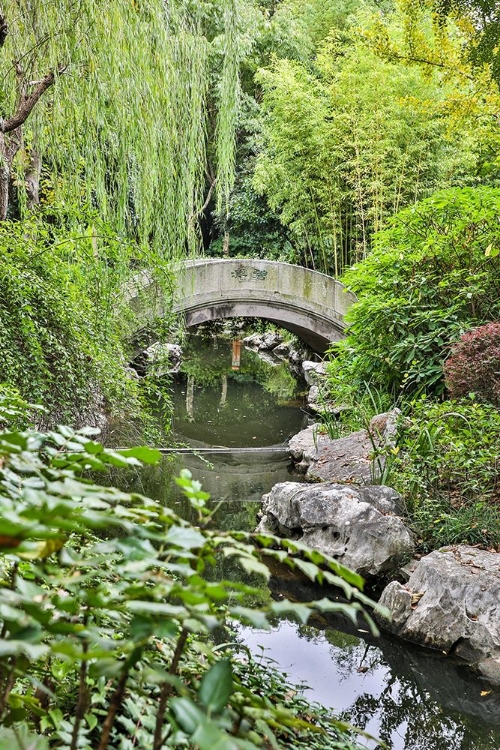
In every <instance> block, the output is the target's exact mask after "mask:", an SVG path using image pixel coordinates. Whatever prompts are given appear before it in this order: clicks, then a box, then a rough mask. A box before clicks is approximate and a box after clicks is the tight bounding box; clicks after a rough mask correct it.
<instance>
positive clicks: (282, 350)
mask: <svg viewBox="0 0 500 750" xmlns="http://www.w3.org/2000/svg"><path fill="white" fill-rule="evenodd" d="M273 354H274V356H275V357H278V358H279V359H287V357H288V356H289V354H290V344H287V343H286V341H283V342H282V343H281V344H278V346H275V347H274V349H273Z"/></svg>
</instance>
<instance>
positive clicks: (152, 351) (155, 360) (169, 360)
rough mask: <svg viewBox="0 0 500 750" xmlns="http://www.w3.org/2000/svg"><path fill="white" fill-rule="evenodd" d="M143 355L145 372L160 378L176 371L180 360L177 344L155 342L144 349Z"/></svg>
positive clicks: (180, 355) (180, 349) (180, 352)
mask: <svg viewBox="0 0 500 750" xmlns="http://www.w3.org/2000/svg"><path fill="white" fill-rule="evenodd" d="M145 355H146V368H147V371H148V372H153V373H154V374H155V375H158V376H161V375H166V374H167V373H174V372H177V371H178V369H179V366H180V362H181V359H182V348H181V347H180V346H179V344H168V343H161V342H160V341H157V342H156V343H155V344H152V345H151V346H149V347H148V348H147V349H146V351H145Z"/></svg>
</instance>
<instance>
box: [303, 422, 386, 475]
mask: <svg viewBox="0 0 500 750" xmlns="http://www.w3.org/2000/svg"><path fill="white" fill-rule="evenodd" d="M398 416H399V410H398V409H394V410H393V411H391V412H387V413H385V414H378V415H377V416H376V417H373V419H372V420H371V422H370V425H369V427H368V429H367V430H359V431H358V432H353V433H351V434H350V435H347V436H346V437H343V438H338V439H335V440H332V439H331V438H329V437H328V436H327V435H326V434H323V433H322V432H321V428H320V426H318V425H313V426H312V427H308V428H307V429H306V430H302V432H299V433H298V434H297V435H294V437H293V438H291V440H290V443H289V445H290V453H291V455H292V458H293V460H294V462H295V463H296V468H297V470H298V471H299V472H302V473H306V476H307V479H309V480H311V481H316V482H346V483H353V484H373V483H374V482H377V481H378V480H379V479H380V476H381V472H382V471H383V467H384V462H385V460H384V456H383V455H380V454H377V455H374V454H375V453H376V451H380V449H382V448H387V447H390V446H391V445H392V444H393V442H394V439H395V435H396V427H397V425H396V423H397V417H398Z"/></svg>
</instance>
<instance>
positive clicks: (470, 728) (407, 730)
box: [297, 625, 500, 750]
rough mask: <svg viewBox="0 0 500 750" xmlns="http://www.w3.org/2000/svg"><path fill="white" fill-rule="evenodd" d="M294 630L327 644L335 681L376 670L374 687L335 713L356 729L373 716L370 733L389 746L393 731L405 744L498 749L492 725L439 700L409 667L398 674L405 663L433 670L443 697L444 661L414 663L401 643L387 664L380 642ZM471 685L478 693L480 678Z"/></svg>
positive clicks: (411, 749) (438, 749)
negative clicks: (377, 688) (379, 686)
mask: <svg viewBox="0 0 500 750" xmlns="http://www.w3.org/2000/svg"><path fill="white" fill-rule="evenodd" d="M297 630H298V633H299V635H300V637H301V638H304V639H305V640H307V641H310V642H318V641H321V642H322V643H323V644H324V643H325V641H326V642H328V643H329V644H330V646H331V648H330V653H331V657H332V660H333V661H334V662H335V671H336V673H337V679H338V681H339V683H341V682H343V681H347V680H348V679H351V678H352V675H353V674H356V672H360V671H361V672H363V673H364V674H368V675H370V674H375V672H377V683H378V684H379V685H380V684H381V689H380V691H377V692H376V693H370V692H361V693H360V694H359V695H358V696H357V698H356V699H355V700H354V702H353V703H352V705H351V707H350V708H349V709H347V710H345V711H343V712H342V714H341V718H342V719H344V720H346V721H348V722H349V723H351V724H353V725H354V726H358V727H360V728H361V729H365V728H366V727H368V726H369V725H370V723H371V722H372V721H373V724H372V726H371V729H372V730H373V726H374V725H376V726H377V730H376V735H377V736H378V737H379V738H380V739H381V740H382V741H384V742H385V743H386V744H387V745H388V747H389V748H392V747H394V744H395V743H394V738H395V737H396V736H397V735H398V736H399V737H400V738H401V740H400V743H398V746H401V747H404V748H405V750H500V734H499V733H498V731H497V730H496V729H494V728H491V727H490V728H489V727H488V726H487V725H486V724H482V722H481V720H480V719H478V718H477V717H472V716H471V717H469V716H468V715H467V714H464V713H458V712H456V711H453V710H451V709H450V708H448V707H447V706H446V705H444V706H443V705H441V704H440V703H438V702H437V701H436V700H434V699H433V698H432V697H431V695H430V693H429V692H428V691H427V690H426V689H425V687H423V686H422V685H420V684H419V683H418V682H417V681H416V680H415V679H414V678H413V677H412V675H411V673H410V675H406V674H404V672H405V668H406V671H408V670H410V671H413V670H414V669H415V668H417V670H418V671H419V673H420V674H422V673H423V672H425V671H429V670H430V671H434V674H433V681H434V683H435V682H436V675H438V676H439V677H440V679H441V681H442V683H443V688H444V691H445V695H443V697H445V696H446V685H447V680H450V679H453V672H452V671H451V669H450V666H449V665H448V667H447V669H445V668H444V667H445V664H444V662H442V661H440V660H439V661H436V662H435V663H432V664H431V663H430V662H426V663H424V662H423V661H422V662H421V663H420V664H419V662H418V659H417V661H416V663H415V664H414V663H413V659H408V658H406V659H405V657H404V651H403V649H402V648H401V653H399V650H400V649H398V648H396V649H395V651H394V654H393V656H395V666H393V665H392V664H391V663H389V664H388V663H387V660H386V658H385V654H384V652H385V650H386V646H384V652H382V651H381V650H380V649H379V648H377V647H376V646H373V645H370V644H366V643H365V642H364V641H362V640H361V639H359V638H357V637H356V636H354V635H351V634H348V633H344V632H342V631H340V630H335V629H333V628H330V629H328V628H327V629H325V630H324V631H318V630H317V629H316V628H315V627H312V626H310V625H300V626H298V628H297ZM402 660H403V662H404V665H403V662H402ZM423 679H425V677H423ZM433 687H434V688H435V685H433ZM450 687H451V686H450ZM361 689H362V687H361ZM465 689H466V688H465V687H464V690H465ZM476 689H477V691H478V697H479V692H480V690H481V686H480V683H476ZM457 692H460V687H458V690H457V686H456V685H455V686H453V689H452V690H450V691H449V696H450V700H453V698H454V697H455V694H456V693H457ZM373 731H375V730H373Z"/></svg>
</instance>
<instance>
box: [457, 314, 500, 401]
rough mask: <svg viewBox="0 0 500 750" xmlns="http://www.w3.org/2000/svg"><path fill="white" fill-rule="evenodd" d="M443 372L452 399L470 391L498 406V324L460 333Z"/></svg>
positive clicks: (499, 349)
mask: <svg viewBox="0 0 500 750" xmlns="http://www.w3.org/2000/svg"><path fill="white" fill-rule="evenodd" d="M444 374H445V380H446V387H447V388H448V390H449V392H450V395H451V397H452V398H460V397H461V396H467V395H468V394H469V393H474V394H475V396H476V397H477V398H478V399H480V400H481V401H489V402H490V403H492V404H495V405H496V406H500V323H488V324H487V325H485V326H480V327H479V328H475V329H474V330H473V331H468V332H467V333H464V335H463V336H462V338H461V339H460V341H459V342H458V343H457V344H455V345H454V346H453V349H452V351H451V355H450V356H449V357H448V359H447V360H446V362H445V366H444Z"/></svg>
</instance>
